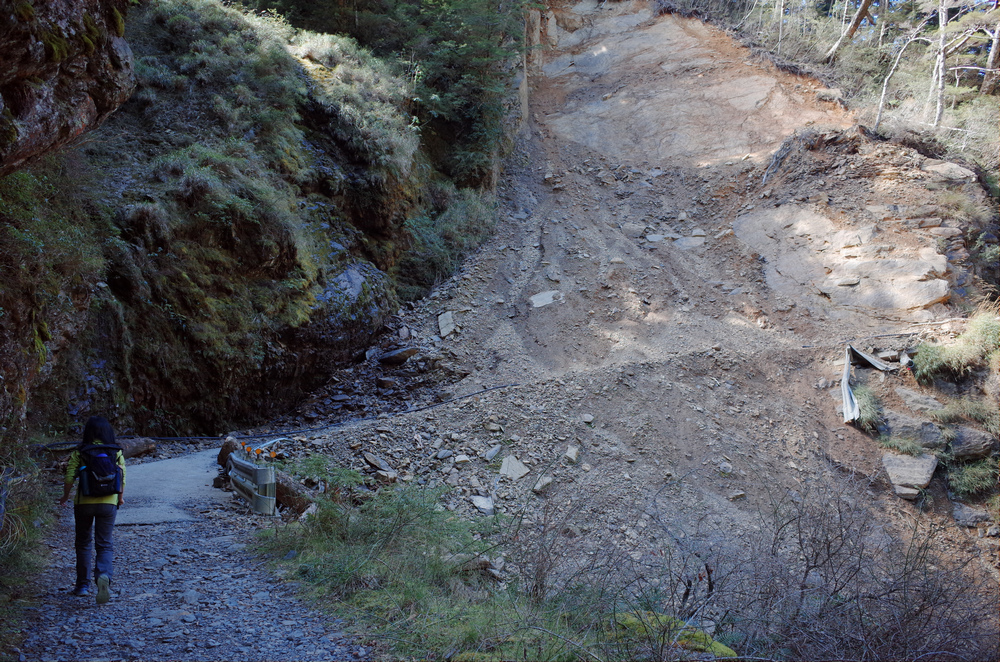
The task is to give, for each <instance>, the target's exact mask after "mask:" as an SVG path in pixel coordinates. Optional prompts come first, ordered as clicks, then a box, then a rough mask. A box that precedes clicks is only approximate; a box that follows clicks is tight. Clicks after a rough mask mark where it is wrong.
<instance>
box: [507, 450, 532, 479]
mask: <svg viewBox="0 0 1000 662" xmlns="http://www.w3.org/2000/svg"><path fill="white" fill-rule="evenodd" d="M530 471H531V470H530V469H528V467H526V466H525V465H524V463H523V462H521V461H520V460H518V459H517V458H516V457H514V456H513V455H508V456H507V457H505V458H504V459H503V463H501V464H500V475H501V476H509V477H510V478H511V480H519V479H521V478H523V477H524V476H527V475H528V473H529V472H530Z"/></svg>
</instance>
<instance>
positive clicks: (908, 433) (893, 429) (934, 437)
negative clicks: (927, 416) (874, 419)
mask: <svg viewBox="0 0 1000 662" xmlns="http://www.w3.org/2000/svg"><path fill="white" fill-rule="evenodd" d="M883 416H884V421H883V423H882V425H881V426H880V427H879V431H880V432H881V433H882V434H885V435H888V436H891V437H898V438H900V439H912V440H913V441H916V442H917V443H918V444H920V445H921V446H923V447H924V448H928V449H938V448H943V447H944V445H945V443H946V440H945V438H944V435H943V434H942V433H941V429H940V428H938V426H937V425H935V424H934V423H932V422H930V421H924V420H920V419H919V418H913V417H912V416H907V415H906V414H900V413H899V412H897V411H892V410H891V409H887V410H885V411H884V412H883Z"/></svg>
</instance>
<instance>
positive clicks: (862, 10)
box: [823, 0, 872, 62]
mask: <svg viewBox="0 0 1000 662" xmlns="http://www.w3.org/2000/svg"><path fill="white" fill-rule="evenodd" d="M871 4H872V0H861V6H859V7H858V11H856V12H854V18H853V19H851V24H850V25H849V26H847V30H845V31H844V33H843V34H841V35H840V39H838V40H837V43H835V44H834V45H833V46H832V47H831V48H830V50H829V51H827V53H826V57H825V58H823V59H824V60H826V61H827V62H832V61H833V59H834V58H835V57H837V51H839V50H840V47H841V45H843V44H844V42H845V41H847V42H849V41H851V39H852V38H853V37H854V33H855V32H857V31H858V27H860V26H861V21H863V20H865V17H866V16H867V17H868V18H871V14H869V13H868V8H869V7H871Z"/></svg>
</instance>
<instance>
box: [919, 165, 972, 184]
mask: <svg viewBox="0 0 1000 662" xmlns="http://www.w3.org/2000/svg"><path fill="white" fill-rule="evenodd" d="M921 170H923V171H924V172H929V173H931V174H933V175H937V176H938V177H940V178H941V179H946V180H952V181H968V182H971V181H972V180H973V179H975V178H976V173H974V172H972V171H971V170H969V169H968V168H963V167H962V166H960V165H958V164H957V163H951V162H950V161H928V162H927V163H925V164H924V166H923V167H922V168H921Z"/></svg>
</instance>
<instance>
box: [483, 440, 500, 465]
mask: <svg viewBox="0 0 1000 662" xmlns="http://www.w3.org/2000/svg"><path fill="white" fill-rule="evenodd" d="M502 448H503V446H501V445H500V444H497V445H496V446H494V447H493V448H491V449H489V450H488V451H486V455H485V457H486V461H487V462H489V461H491V460H492V459H493V458H495V457H496V456H497V453H499V452H500V450H501V449H502Z"/></svg>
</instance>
